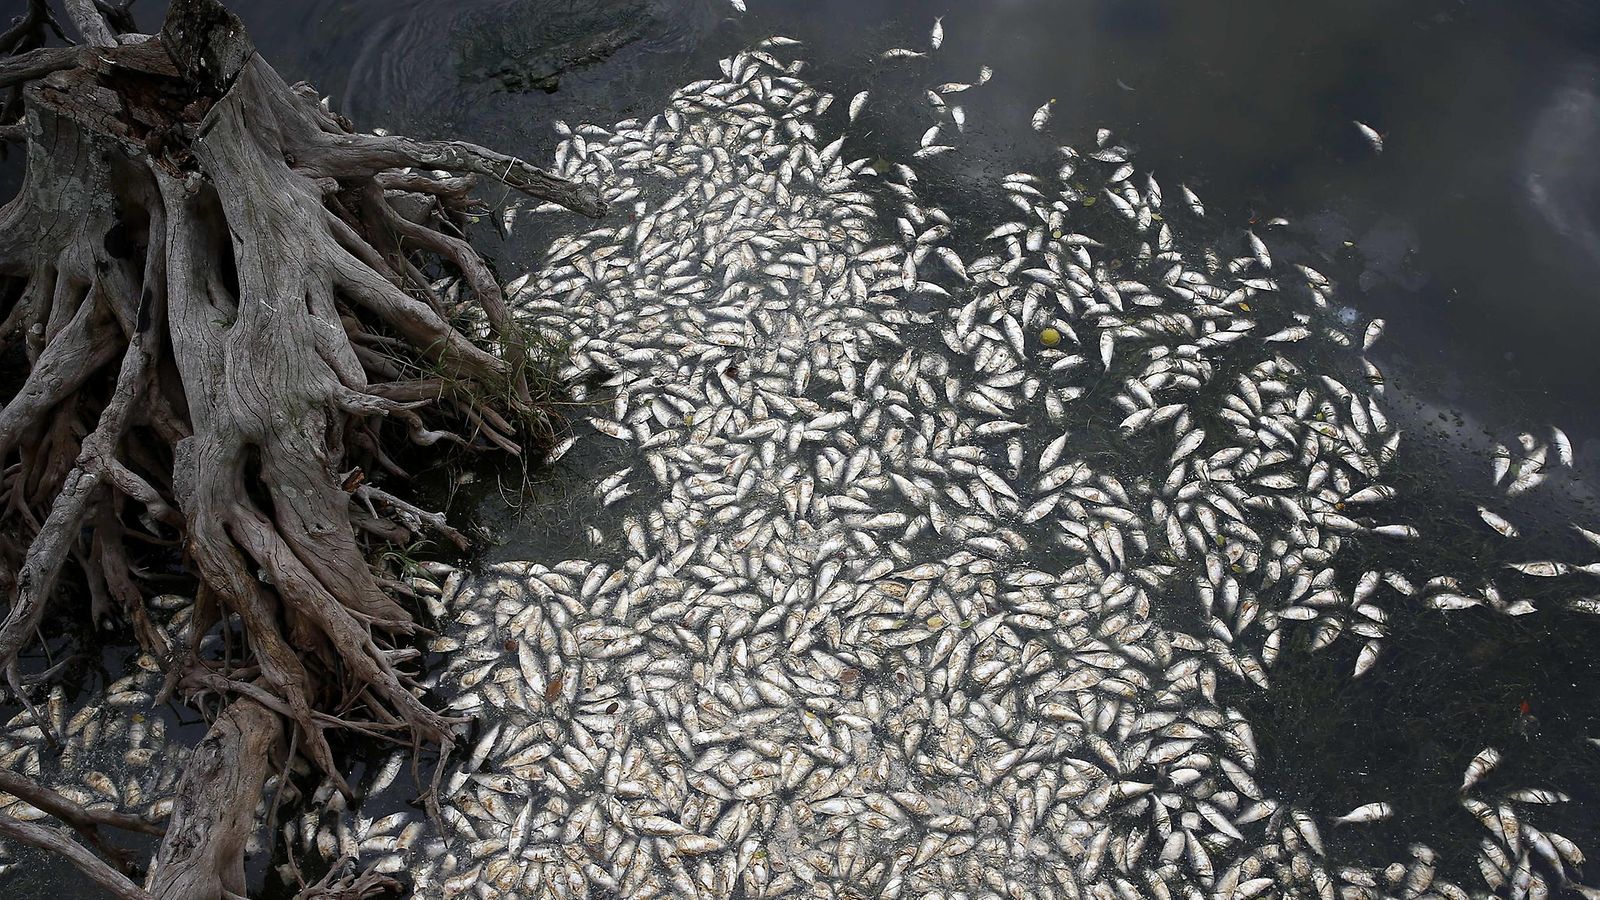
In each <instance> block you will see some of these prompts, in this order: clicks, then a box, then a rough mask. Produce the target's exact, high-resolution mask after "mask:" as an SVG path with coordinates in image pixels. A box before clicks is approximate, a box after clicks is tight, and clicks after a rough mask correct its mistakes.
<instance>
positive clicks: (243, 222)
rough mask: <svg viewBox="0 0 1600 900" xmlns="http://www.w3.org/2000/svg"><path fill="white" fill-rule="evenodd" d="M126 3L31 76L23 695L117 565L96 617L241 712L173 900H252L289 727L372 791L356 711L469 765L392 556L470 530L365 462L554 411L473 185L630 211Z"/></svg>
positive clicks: (14, 434) (16, 415) (5, 644)
mask: <svg viewBox="0 0 1600 900" xmlns="http://www.w3.org/2000/svg"><path fill="white" fill-rule="evenodd" d="M97 9H98V7H96V5H95V4H93V3H88V2H85V3H75V4H69V11H71V12H72V13H73V15H74V18H75V19H77V20H78V26H79V31H80V33H81V34H82V35H83V36H84V37H85V39H86V42H87V43H88V44H90V45H91V46H89V47H82V48H66V49H56V48H43V49H36V50H31V51H30V52H29V53H27V54H25V55H22V56H15V57H12V58H11V59H9V60H7V61H5V62H4V64H0V87H8V86H11V87H16V86H20V87H21V99H22V108H23V110H24V112H25V118H24V120H23V121H22V122H20V123H9V122H0V127H4V128H10V127H13V126H15V125H20V126H22V128H23V131H24V133H25V135H26V139H27V153H28V171H27V177H26V181H25V183H24V185H23V188H22V190H21V192H20V193H19V194H18V196H17V197H16V198H15V199H13V200H12V201H11V202H10V203H8V204H7V205H6V206H5V207H4V208H3V209H0V354H6V353H9V354H17V355H19V356H20V357H21V359H23V360H25V363H26V370H27V373H28V374H27V376H26V378H25V379H24V381H23V383H22V385H21V386H20V388H19V389H18V390H17V391H15V392H14V393H12V394H11V395H10V396H9V397H8V398H7V399H6V400H5V403H4V406H3V407H0V533H4V534H5V535H6V538H5V540H3V541H0V588H3V589H4V590H5V591H6V593H7V595H8V597H9V599H10V606H9V609H8V611H7V614H6V617H5V619H4V621H3V623H0V672H3V673H4V674H5V676H6V679H7V683H8V684H9V685H10V686H11V687H12V689H13V690H15V691H17V693H18V694H19V695H23V696H25V694H24V692H23V690H22V685H23V682H24V681H26V678H25V677H24V676H23V675H22V673H21V672H20V671H19V665H18V659H19V655H20V653H21V652H22V650H23V649H24V648H25V647H26V646H27V645H28V643H29V642H30V641H32V640H34V638H35V636H36V635H37V634H38V632H39V628H40V626H41V624H42V623H43V621H44V619H45V616H46V614H47V612H48V611H49V608H50V604H51V601H52V598H53V596H54V592H55V587H56V585H57V583H58V580H59V578H60V576H61V573H62V571H63V570H64V568H65V567H66V565H67V564H68V563H69V562H70V561H72V560H74V559H77V560H84V561H88V562H89V564H90V565H91V566H93V567H94V568H96V569H98V571H94V572H90V573H89V579H90V584H91V586H92V587H93V589H94V594H95V597H96V608H97V609H99V610H101V611H104V612H110V613H115V614H118V615H120V616H122V617H124V618H126V619H127V620H128V621H130V622H131V623H133V625H134V633H135V634H136V636H137V637H138V639H139V640H140V642H141V644H143V645H144V647H145V649H146V650H148V651H150V652H151V653H152V654H154V655H156V656H157V657H158V658H160V659H164V660H168V661H169V662H170V665H171V666H172V667H173V670H172V673H171V675H170V677H169V681H168V684H169V687H171V686H177V687H180V688H183V689H184V690H185V691H205V692H215V693H219V694H224V695H228V696H229V697H231V698H232V702H231V703H229V704H228V705H227V706H226V707H225V708H224V710H223V712H222V713H221V715H220V716H219V717H218V718H217V719H216V721H215V723H214V724H213V726H212V729H211V733H210V734H209V735H208V737H207V738H206V743H205V744H204V745H203V746H202V748H201V749H202V752H197V753H196V756H195V762H194V764H193V765H192V766H191V768H190V770H189V771H188V773H187V774H186V775H185V778H184V782H183V785H182V790H181V792H180V796H179V798H178V810H177V812H176V813H175V814H174V817H173V822H172V825H171V827H170V828H169V830H168V831H167V837H166V841H165V843H164V844H163V846H162V850H161V854H160V855H159V857H158V860H157V862H158V865H157V867H156V869H155V870H154V871H153V872H152V876H151V880H150V885H149V891H150V893H152V894H153V895H155V896H158V897H164V896H184V897H191V896H193V897H201V896H205V897H211V896H222V895H225V894H229V893H231V894H239V893H242V892H243V883H242V870H239V869H238V868H237V860H238V857H239V855H240V852H241V848H242V846H243V839H244V836H245V835H247V834H248V832H249V828H250V822H249V819H250V815H251V812H252V811H253V809H254V806H255V803H256V801H257V800H258V799H259V793H260V790H261V784H262V782H263V780H264V779H265V778H266V776H267V773H266V771H265V769H264V768H262V767H261V766H260V765H258V763H261V761H262V760H264V759H265V758H266V754H265V753H264V752H262V751H263V750H264V748H265V747H267V746H269V745H274V744H276V743H279V742H281V740H282V738H283V729H284V728H286V727H287V728H288V729H290V732H289V733H290V734H292V735H293V737H294V738H295V746H297V747H299V748H302V749H303V750H304V752H305V753H306V754H307V755H308V757H309V758H310V759H311V760H312V761H313V762H314V763H315V764H316V765H317V766H318V767H319V768H320V769H322V770H323V772H324V773H326V774H327V775H328V776H329V777H330V778H332V779H333V780H334V782H335V783H336V784H337V785H338V786H339V787H340V788H341V789H343V790H345V791H346V792H347V793H348V788H347V787H346V786H345V785H344V784H343V782H342V781H341V780H340V776H339V771H338V767H337V765H336V764H335V761H334V759H333V753H332V750H331V748H330V746H329V744H328V742H327V740H326V739H325V738H324V736H323V732H324V729H325V728H327V727H330V722H333V721H335V720H334V719H333V717H331V716H330V715H329V714H328V713H329V712H330V711H337V713H338V715H339V717H341V718H345V719H357V720H359V719H361V718H362V717H363V716H365V717H366V718H368V719H371V720H374V721H376V722H381V723H386V724H389V725H395V724H398V725H401V726H404V728H405V729H406V730H407V731H408V732H409V735H410V737H411V739H412V740H414V741H417V742H431V743H437V744H441V745H443V746H444V747H445V749H446V750H448V747H449V745H450V742H451V735H452V731H451V729H452V727H453V726H454V725H455V724H457V722H456V721H455V720H451V719H449V718H446V717H444V716H441V715H440V714H438V713H436V712H434V711H433V710H431V709H429V708H428V707H427V706H426V705H424V704H423V702H422V701H421V700H420V699H419V695H420V693H421V692H420V689H419V688H418V687H417V686H416V685H415V684H414V683H413V682H412V681H411V680H410V678H409V677H408V675H407V673H406V672H405V671H403V670H402V669H400V668H398V667H397V665H396V660H397V659H398V658H401V657H400V655H398V654H395V653H393V652H392V648H391V644H390V642H392V641H395V640H398V639H403V638H404V637H405V636H407V635H410V634H413V633H415V632H416V630H417V625H416V624H415V622H414V620H413V617H412V613H411V611H410V610H409V609H408V608H407V606H406V605H404V604H403V603H402V602H400V598H398V597H397V595H396V594H395V593H394V592H393V591H392V590H390V585H392V584H393V582H391V581H389V580H388V579H387V578H385V577H383V575H382V573H379V572H376V571H375V570H374V565H373V563H371V562H370V561H369V559H370V558H371V557H372V555H373V554H372V546H371V545H372V543H373V542H381V541H383V540H385V539H398V538H401V537H403V536H408V535H411V534H414V533H415V532H416V531H417V530H418V529H422V528H428V529H432V530H436V531H437V532H438V533H440V534H442V535H444V536H445V537H446V538H448V539H450V540H452V541H455V542H458V543H460V542H461V537H460V535H459V534H457V533H456V532H455V531H453V530H452V529H450V528H449V527H448V525H446V524H445V523H444V521H443V519H442V517H439V516H437V515H435V514H432V513H429V512H427V511H424V510H421V509H418V508H417V507H415V506H412V505H410V504H409V503H407V502H405V501H404V500H402V499H400V498H399V497H396V496H394V495H393V494H391V493H388V492H385V491H383V490H381V489H379V488H378V487H376V486H374V485H364V484H362V483H361V480H362V479H361V477H360V475H359V472H356V469H355V468H353V467H360V468H365V469H372V470H380V471H381V470H388V471H395V470H397V468H398V467H397V466H395V465H394V463H393V461H392V460H391V459H390V457H389V455H388V454H386V453H385V452H384V449H383V448H384V446H385V445H386V444H391V442H393V441H397V440H398V441H405V440H412V441H416V442H420V443H433V442H435V441H438V440H440V439H447V440H449V441H451V442H453V443H458V444H463V445H473V446H482V447H500V448H505V449H510V450H512V451H517V450H520V448H521V444H520V443H519V440H521V438H522V436H520V435H518V434H517V433H516V429H515V428H514V426H513V423H515V422H518V421H521V420H522V419H523V418H524V417H528V416H531V415H533V414H534V412H535V410H533V408H532V402H533V401H532V398H531V397H530V394H529V390H528V386H527V384H526V383H525V382H524V380H523V378H522V375H521V371H522V369H521V365H520V363H521V354H522V353H523V352H524V348H523V347H521V346H520V340H519V339H518V337H517V335H516V329H515V328H514V327H513V325H512V323H511V321H510V316H509V312H508V310H507V307H506V303H505V300H504V297H503V296H502V295H501V292H500V288H499V287H498V285H497V284H496V283H495V279H494V278H493V277H492V275H491V273H490V271H489V269H488V267H487V265H485V264H484V262H483V261H482V260H481V259H479V258H478V257H477V256H476V255H475V254H474V253H473V251H472V250H471V248H470V246H468V245H467V243H466V242H465V241H464V240H462V239H461V238H460V237H459V234H460V225H461V224H462V222H463V216H464V210H465V203H466V201H465V195H466V191H467V189H468V188H470V186H471V184H472V183H473V181H474V180H475V179H477V178H479V177H490V178H494V179H497V180H499V181H502V182H504V183H505V184H507V185H509V186H511V187H513V188H516V189H519V190H522V191H524V192H526V193H529V194H532V195H534V196H536V197H540V198H543V199H549V200H554V201H556V202H559V203H562V204H564V205H566V206H568V207H570V208H572V209H575V210H578V211H581V212H585V213H588V214H591V215H599V214H600V213H601V212H603V206H602V204H601V203H600V201H599V200H598V198H597V197H596V195H595V194H594V193H593V192H592V191H591V190H589V189H588V188H585V187H583V186H581V185H576V184H572V183H569V182H566V181H564V180H562V179H559V178H556V177H555V176H552V175H549V174H548V173H545V172H543V171H541V170H539V169H537V168H535V167H533V166H530V165H528V164H527V163H525V162H522V161H520V160H517V159H515V158H513V157H508V156H503V155H500V154H497V153H494V152H493V151H490V150H486V149H484V148H482V147H477V146H474V145H472V144H465V143H452V142H424V141H413V140H408V139H405V138H399V137H391V136H379V135H364V134H357V133H355V132H354V130H353V128H352V127H351V125H350V123H348V122H347V121H345V120H344V119H343V118H342V117H340V116H338V115H336V114H334V113H333V112H331V111H330V110H329V109H328V108H327V107H326V106H324V105H323V104H321V103H320V102H318V100H317V99H316V95H315V93H314V92H313V91H311V90H310V89H309V88H306V87H304V86H295V87H291V86H290V85H288V84H286V83H284V82H283V80H282V79H281V78H279V76H278V75H277V73H276V72H274V71H273V69H272V68H271V67H270V66H269V65H268V64H267V63H266V62H265V61H263V60H262V59H261V58H260V57H259V56H257V55H256V54H255V52H254V50H253V48H252V47H251V46H250V44H249V41H248V38H247V37H246V36H245V34H244V30H243V28H242V27H241V26H240V25H239V23H238V21H237V19H234V18H233V17H232V15H231V14H229V13H228V12H227V11H226V10H224V9H223V8H222V7H221V6H220V5H218V3H217V2H216V0H174V2H173V3H172V5H171V8H170V11H169V14H168V18H167V22H166V24H165V27H164V28H163V30H162V32H161V33H159V34H157V35H154V36H150V37H139V38H135V37H132V36H129V35H126V34H119V33H118V31H119V29H118V27H117V25H116V23H113V22H110V21H108V20H106V19H105V18H104V16H102V15H101V14H100V13H99V12H97ZM34 27H35V29H36V28H37V27H38V25H37V23H35V26H34ZM15 46H16V47H17V49H26V47H27V46H29V45H28V44H27V43H26V42H18V43H16V45H15ZM402 170H405V171H402ZM434 170H442V171H443V172H444V173H445V174H444V175H439V176H437V177H436V174H434ZM430 264H432V265H438V266H442V267H445V268H450V269H454V270H455V271H457V272H458V273H459V274H460V275H461V277H462V282H463V284H465V286H466V292H465V293H466V295H467V296H469V297H470V298H471V299H472V301H473V302H475V304H476V305H477V306H478V307H479V309H481V312H482V315H483V317H484V319H485V320H486V321H487V323H488V325H489V330H490V334H491V338H490V340H488V341H487V342H485V341H479V340H474V339H473V338H471V337H469V336H468V335H467V333H465V332H464V331H463V330H462V329H461V328H460V327H458V324H457V323H456V322H454V321H453V320H452V318H451V315H450V313H449V312H447V311H446V310H447V305H446V303H445V302H444V300H443V298H441V297H439V296H436V295H435V292H434V291H433V290H432V289H431V288H430V287H429V285H428V282H427V280H426V279H425V278H424V277H423V275H422V271H423V269H424V268H425V267H426V266H428V265H430ZM113 362H116V363H117V364H116V365H112V363H113ZM463 435H465V436H463ZM352 473H354V474H352ZM164 547H168V548H177V547H181V548H182V549H183V550H184V554H185V559H186V569H187V571H188V572H190V573H192V574H193V575H194V576H195V578H196V581H197V582H198V584H197V587H198V590H199V593H200V596H201V598H202V600H203V602H202V603H201V604H199V605H198V606H197V610H196V614H195V616H194V619H193V623H192V625H191V627H192V628H194V629H195V633H193V634H192V635H191V640H190V642H189V645H188V646H187V647H176V648H175V647H169V646H167V642H166V639H165V638H164V637H163V636H162V633H161V631H160V629H158V628H156V627H155V626H154V625H153V623H152V622H151V620H150V617H149V615H148V614H147V612H146V610H145V609H144V608H143V601H144V598H145V596H146V595H147V594H150V593H154V592H155V591H154V588H153V587H152V586H151V585H150V584H148V582H147V578H146V576H147V575H148V574H149V572H150V571H151V568H152V567H151V566H150V565H149V564H148V560H150V559H151V558H152V557H151V555H152V553H154V552H158V551H160V550H161V548H164ZM230 617H236V618H230ZM229 622H237V623H238V624H240V625H242V630H243V633H244V635H245V637H246V640H247V642H248V654H247V656H246V658H245V659H243V660H208V659H204V658H202V654H201V653H200V652H199V651H198V646H199V638H200V637H201V636H202V635H203V633H204V632H205V631H206V630H207V629H209V628H211V627H212V626H214V625H217V624H219V623H221V624H223V625H224V626H225V627H228V623H229ZM240 672H246V673H248V674H246V675H241V674H239V673H240ZM229 760H232V762H229ZM80 849H81V848H80ZM375 883H376V882H372V881H370V880H368V881H365V882H363V881H361V880H360V879H352V880H350V882H349V884H348V885H345V884H344V883H343V882H340V885H344V886H342V887H339V886H338V885H333V884H330V885H329V886H328V891H333V889H334V888H335V887H338V889H339V890H340V891H343V893H344V895H347V896H359V895H361V891H364V890H368V889H369V888H371V886H372V885H373V884H375ZM328 891H325V892H324V893H328ZM352 892H353V893H352Z"/></svg>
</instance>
